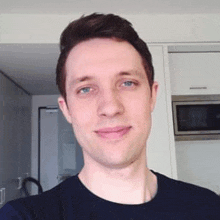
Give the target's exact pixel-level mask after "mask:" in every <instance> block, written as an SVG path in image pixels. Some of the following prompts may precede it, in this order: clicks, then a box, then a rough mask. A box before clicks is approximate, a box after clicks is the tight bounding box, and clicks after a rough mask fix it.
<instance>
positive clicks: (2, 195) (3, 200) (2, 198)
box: [0, 188, 5, 205]
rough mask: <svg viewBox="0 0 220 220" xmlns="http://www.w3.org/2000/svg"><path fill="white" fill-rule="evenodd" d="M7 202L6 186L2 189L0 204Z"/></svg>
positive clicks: (0, 190) (0, 191)
mask: <svg viewBox="0 0 220 220" xmlns="http://www.w3.org/2000/svg"><path fill="white" fill-rule="evenodd" d="M4 203H5V188H1V189H0V205H2V204H4Z"/></svg>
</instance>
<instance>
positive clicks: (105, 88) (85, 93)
mask: <svg viewBox="0 0 220 220" xmlns="http://www.w3.org/2000/svg"><path fill="white" fill-rule="evenodd" d="M65 68H66V73H67V75H66V94H67V97H66V100H67V103H66V102H65V99H64V98H63V97H59V99H58V103H59V106H60V109H61V110H62V112H63V114H64V116H65V117H66V119H67V121H68V122H69V123H71V124H72V127H73V130H74V133H75V135H76V138H77V140H78V142H79V144H80V145H81V147H82V150H83V156H84V163H85V166H84V167H83V169H82V171H81V172H80V174H79V178H80V180H81V181H82V182H83V184H84V185H85V186H86V187H87V188H88V189H89V190H90V191H92V192H93V193H94V194H96V195H98V196H100V197H101V198H104V199H107V200H110V201H114V202H118V203H125V204H139V203H143V202H145V201H149V200H151V199H152V198H153V197H154V196H155V194H156V190H157V179H156V176H155V175H154V174H153V173H152V172H151V171H149V169H148V168H147V167H146V163H147V161H146V141H147V139H148V136H149V133H150V128H151V112H152V111H153V109H154V106H155V102H156V94H157V88H158V84H157V83H156V82H154V84H153V86H152V89H150V87H149V83H148V79H147V76H146V72H145V69H144V66H143V62H142V58H141V56H140V55H139V53H138V52H137V51H136V49H135V48H134V47H133V46H132V45H131V44H129V43H128V42H125V41H116V40H113V39H100V38H96V39H92V40H88V41H84V42H81V43H80V44H78V45H77V46H75V47H74V48H73V49H72V50H71V51H70V54H69V56H68V58H67V61H66V65H65ZM115 126H125V127H126V128H127V133H125V134H124V135H118V136H117V135H116V136H114V133H113V136H111V135H110V136H108V135H107V137H106V136H104V137H102V136H100V135H99V133H97V131H98V130H100V129H103V128H109V127H110V128H112V127H115Z"/></svg>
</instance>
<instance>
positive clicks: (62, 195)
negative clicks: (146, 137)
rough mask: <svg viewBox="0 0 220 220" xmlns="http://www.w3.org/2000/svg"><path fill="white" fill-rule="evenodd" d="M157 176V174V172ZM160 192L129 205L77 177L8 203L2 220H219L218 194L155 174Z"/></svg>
mask: <svg viewBox="0 0 220 220" xmlns="http://www.w3.org/2000/svg"><path fill="white" fill-rule="evenodd" d="M154 173H155V172H154ZM155 174H156V176H157V179H158V191H157V194H156V196H155V197H154V198H153V199H152V200H151V201H149V202H146V203H143V204H138V205H125V204H119V203H114V202H110V201H107V200H104V199H102V198H100V197H97V196H96V195H94V194H93V193H92V192H90V191H89V190H88V189H87V188H86V187H85V186H84V185H83V184H82V182H81V181H80V180H79V178H78V175H77V176H73V177H71V178H69V179H67V180H66V181H64V182H63V183H61V184H59V185H58V186H56V187H55V188H53V189H51V190H49V191H47V192H44V193H43V194H41V195H36V196H31V197H26V198H21V199H18V200H15V201H11V202H8V203H7V204H6V205H5V206H4V207H3V208H2V209H1V210H0V219H1V220H24V219H25V220H49V219H50V220H51V219H52V220H58V219H59V220H60V219H65V220H70V219H71V220H74V219H77V220H85V219H88V220H89V219H91V220H100V219H102V220H103V219H105V220H145V219H146V220H147V219H150V220H186V219H187V220H189V219H196V220H198V219H199V220H203V219H207V220H212V219H213V220H219V219H220V197H219V196H218V195H216V194H215V193H214V192H212V191H210V190H208V189H204V188H201V187H198V186H195V185H192V184H187V183H184V182H181V181H176V180H173V179H170V178H168V177H166V176H164V175H162V174H159V173H155Z"/></svg>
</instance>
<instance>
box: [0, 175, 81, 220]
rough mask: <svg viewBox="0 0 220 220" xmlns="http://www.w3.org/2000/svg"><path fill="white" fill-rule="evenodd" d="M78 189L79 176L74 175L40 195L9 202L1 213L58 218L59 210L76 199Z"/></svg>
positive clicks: (32, 217) (37, 217)
mask: <svg viewBox="0 0 220 220" xmlns="http://www.w3.org/2000/svg"><path fill="white" fill-rule="evenodd" d="M77 191H78V190H77V178H76V176H73V177H70V178H69V179H67V180H65V181H64V182H62V183H61V184H59V185H57V186H56V187H54V188H53V189H51V190H48V191H46V192H43V193H42V194H40V195H34V196H30V197H25V198H20V199H17V200H13V201H10V202H8V203H7V204H6V205H5V206H4V207H3V208H2V209H1V213H3V214H6V213H8V214H7V215H9V213H11V214H13V215H16V216H25V219H26V218H27V216H28V218H27V219H57V216H58V215H60V213H58V212H60V211H62V209H63V208H64V207H65V204H66V203H69V201H70V200H71V201H72V200H74V198H75V196H76V195H75V194H77ZM0 219H2V218H1V214H0ZM18 219H19V218H18Z"/></svg>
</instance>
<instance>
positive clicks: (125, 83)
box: [123, 81, 135, 87]
mask: <svg viewBox="0 0 220 220" xmlns="http://www.w3.org/2000/svg"><path fill="white" fill-rule="evenodd" d="M123 84H124V85H125V86H128V87H130V86H133V85H134V84H135V83H134V82H132V81H126V82H124V83H123Z"/></svg>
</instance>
